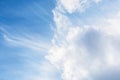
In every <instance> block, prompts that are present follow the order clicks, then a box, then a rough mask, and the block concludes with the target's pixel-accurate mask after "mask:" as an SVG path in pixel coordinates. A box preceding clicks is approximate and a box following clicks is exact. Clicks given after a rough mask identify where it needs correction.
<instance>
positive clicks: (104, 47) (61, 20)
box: [46, 0, 120, 80]
mask: <svg viewBox="0 0 120 80" xmlns="http://www.w3.org/2000/svg"><path fill="white" fill-rule="evenodd" d="M81 1H82V0H81ZM86 1H87V0H86ZM95 1H96V0H95ZM75 2H78V3H79V0H76V1H75ZM96 2H97V1H96ZM61 3H62V5H63V6H64V8H66V10H68V12H70V13H72V12H74V10H76V9H78V6H77V5H78V4H77V3H75V4H74V1H73V0H70V2H68V3H67V1H65V0H61ZM72 3H73V6H70V5H72ZM85 3H86V2H85ZM79 4H80V3H79ZM59 5H60V4H59ZM59 5H58V6H59ZM76 6H77V7H76ZM60 11H61V9H60V10H59V9H58V8H57V9H54V10H53V14H54V21H55V23H56V31H55V34H54V38H53V39H52V42H53V43H52V47H51V48H50V50H49V54H48V55H47V56H46V58H47V59H48V60H49V61H50V62H51V63H52V64H53V65H54V66H56V67H57V68H58V69H59V70H60V71H62V79H63V80H94V77H96V76H99V75H100V74H102V73H103V71H104V70H106V69H107V70H110V69H111V68H114V69H115V70H116V68H119V67H120V59H119V56H120V54H119V52H120V50H119V48H120V46H119V45H118V44H120V41H119V40H120V38H119V36H120V33H119V32H120V31H119V30H120V29H119V26H120V24H119V22H120V17H118V16H114V17H110V18H106V19H103V21H101V22H100V23H102V24H97V25H94V24H93V25H87V26H86V25H82V26H76V25H74V24H72V22H71V20H70V18H69V17H68V16H67V15H65V14H64V13H61V12H60ZM113 15H115V14H113ZM96 74H98V75H96ZM105 75H107V73H105ZM105 75H104V77H105ZM113 77H114V76H113ZM111 80H114V79H111Z"/></svg>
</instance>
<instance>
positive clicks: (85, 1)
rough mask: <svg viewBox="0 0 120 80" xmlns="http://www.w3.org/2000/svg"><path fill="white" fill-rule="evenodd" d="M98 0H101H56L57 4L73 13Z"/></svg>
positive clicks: (98, 0)
mask: <svg viewBox="0 0 120 80" xmlns="http://www.w3.org/2000/svg"><path fill="white" fill-rule="evenodd" d="M100 1H101V0H58V4H59V5H61V7H63V8H64V9H65V10H66V11H67V12H69V13H73V12H76V11H77V12H83V11H84V10H85V9H86V8H87V7H89V4H91V3H99V2H100ZM60 9H61V8H60ZM61 10H63V9H61Z"/></svg>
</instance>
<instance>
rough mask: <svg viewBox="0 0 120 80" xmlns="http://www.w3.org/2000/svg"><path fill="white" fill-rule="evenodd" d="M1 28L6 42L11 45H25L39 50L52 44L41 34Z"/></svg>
mask: <svg viewBox="0 0 120 80" xmlns="http://www.w3.org/2000/svg"><path fill="white" fill-rule="evenodd" d="M0 30H1V33H2V36H3V38H4V40H5V41H6V43H7V44H8V45H11V46H23V47H26V48H30V49H34V50H38V51H40V50H42V51H46V50H47V49H48V48H49V47H50V45H51V44H49V43H48V42H47V41H46V40H45V39H44V38H43V37H42V36H40V35H39V36H38V35H34V34H31V35H29V34H27V33H25V34H21V35H20V34H18V33H16V34H12V33H10V32H9V31H7V30H5V29H4V28H2V27H1V29H0Z"/></svg>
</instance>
